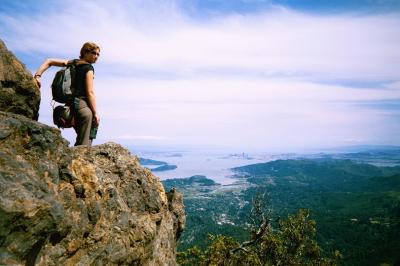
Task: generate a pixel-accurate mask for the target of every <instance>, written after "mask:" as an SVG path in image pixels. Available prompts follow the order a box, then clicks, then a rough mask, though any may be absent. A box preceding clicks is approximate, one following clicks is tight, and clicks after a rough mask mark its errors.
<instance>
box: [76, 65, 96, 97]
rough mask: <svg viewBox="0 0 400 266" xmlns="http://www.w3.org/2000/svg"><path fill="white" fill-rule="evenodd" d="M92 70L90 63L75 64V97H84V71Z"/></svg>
mask: <svg viewBox="0 0 400 266" xmlns="http://www.w3.org/2000/svg"><path fill="white" fill-rule="evenodd" d="M90 70H92V71H93V72H94V68H93V66H92V65H91V64H79V63H78V64H77V66H76V72H75V75H76V76H75V96H76V97H80V98H82V97H84V98H86V97H87V95H86V89H85V78H86V73H87V72H88V71H90Z"/></svg>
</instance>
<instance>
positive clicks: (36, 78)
mask: <svg viewBox="0 0 400 266" xmlns="http://www.w3.org/2000/svg"><path fill="white" fill-rule="evenodd" d="M33 79H34V80H35V82H36V85H37V86H38V87H39V89H40V86H41V85H42V84H41V83H40V76H38V75H35V76H34V77H33Z"/></svg>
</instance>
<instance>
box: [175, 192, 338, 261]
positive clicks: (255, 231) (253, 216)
mask: <svg viewBox="0 0 400 266" xmlns="http://www.w3.org/2000/svg"><path fill="white" fill-rule="evenodd" d="M264 198H265V195H261V196H260V195H259V196H257V197H256V198H255V200H253V205H252V209H251V212H250V215H249V220H250V222H251V226H250V239H249V240H248V241H245V242H242V243H239V242H238V241H236V240H235V239H234V238H232V237H229V236H223V235H218V236H213V235H210V236H209V240H210V244H209V245H208V246H207V247H206V248H205V249H204V250H200V249H199V248H197V247H193V248H190V249H188V250H186V251H184V252H181V253H178V256H177V259H178V263H179V264H180V265H198V266H205V265H221V266H222V265H223V266H230V265H232V266H233V265H235V266H236V265H285V266H286V265H336V264H337V261H338V260H339V259H340V257H341V254H340V253H339V251H336V252H335V253H334V254H332V255H331V256H329V257H325V256H324V255H323V252H322V249H321V248H320V247H319V246H318V243H317V241H316V240H315V235H316V223H315V221H313V220H311V219H310V214H309V211H308V210H305V209H300V210H298V212H297V213H296V214H293V215H288V217H287V218H285V219H281V220H279V221H278V224H277V226H276V228H273V227H272V226H271V222H270V219H268V217H269V210H267V209H266V208H265V205H264V204H263V202H265V201H264Z"/></svg>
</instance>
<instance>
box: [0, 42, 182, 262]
mask: <svg viewBox="0 0 400 266" xmlns="http://www.w3.org/2000/svg"><path fill="white" fill-rule="evenodd" d="M0 53H1V54H0V56H1V58H8V59H7V60H6V61H4V60H1V62H0V81H1V85H2V87H1V88H0V99H2V101H3V100H4V99H5V98H7V99H8V100H9V101H10V102H13V103H12V104H11V105H13V104H14V105H15V106H18V105H19V103H21V104H23V103H26V102H29V97H32V95H33V96H34V95H37V92H38V88H37V87H36V86H35V85H34V84H33V82H32V80H33V79H32V76H31V75H30V74H29V73H28V74H29V75H30V76H29V75H28V74H26V70H25V69H24V67H23V65H22V64H21V63H19V61H18V60H17V59H16V58H15V57H14V56H13V55H12V54H11V53H10V52H8V51H7V49H6V48H5V46H4V44H3V43H2V42H1V41H0ZM5 53H7V54H5ZM10 62H13V64H17V65H18V66H21V67H22V68H20V67H18V68H17V69H14V70H10V66H9V64H10ZM5 69H7V71H8V72H7V73H4V70H5ZM13 71H17V72H18V73H13ZM19 71H22V72H24V73H23V74H21V73H19ZM27 75H28V76H27ZM4 77H6V79H7V82H3V80H4V79H5V78H4ZM21 78H22V79H23V80H21ZM4 84H6V85H7V86H9V87H7V88H5V87H4ZM12 84H18V86H17V87H18V89H12V88H11V87H10V85H12ZM12 94H13V95H14V96H11V95H12ZM13 99H16V100H13ZM35 102H36V103H34V106H33V107H32V109H29V108H30V107H29V106H27V105H24V107H23V108H22V109H21V108H17V107H16V108H10V106H11V105H10V104H0V265H175V264H176V261H175V252H176V242H177V240H178V238H179V235H180V233H181V231H182V230H183V228H184V224H185V214H184V209H183V204H182V196H181V194H180V193H178V192H176V191H174V190H172V191H170V192H168V193H166V192H165V191H164V188H163V186H162V184H161V182H160V181H159V179H158V178H157V177H155V176H154V175H153V174H152V173H151V172H150V171H149V170H147V169H145V168H143V167H141V166H140V164H139V162H138V159H137V158H136V157H135V156H132V155H131V154H130V153H129V151H128V150H126V149H124V148H123V147H122V146H120V145H118V144H116V143H106V144H103V145H98V146H94V147H92V148H87V147H73V148H69V147H68V142H67V141H66V140H65V139H63V138H62V137H61V135H60V131H59V130H58V129H56V128H55V127H50V126H47V125H44V124H41V123H38V122H36V121H34V120H33V119H37V109H35V108H36V107H35V106H36V104H37V103H38V102H40V94H39V99H36V100H35ZM21 110H24V111H21Z"/></svg>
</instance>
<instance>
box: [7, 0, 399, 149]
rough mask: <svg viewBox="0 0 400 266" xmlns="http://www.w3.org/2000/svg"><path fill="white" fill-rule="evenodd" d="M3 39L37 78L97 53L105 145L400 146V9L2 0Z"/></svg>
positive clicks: (382, 4) (373, 1)
mask: <svg viewBox="0 0 400 266" xmlns="http://www.w3.org/2000/svg"><path fill="white" fill-rule="evenodd" d="M0 38H1V39H2V40H3V41H5V43H6V45H7V46H8V48H9V49H10V50H12V51H13V52H14V53H15V54H16V55H17V56H18V57H19V58H20V59H21V60H22V61H23V63H25V64H26V65H27V67H28V68H29V69H30V70H31V71H32V72H34V71H35V70H36V68H37V67H38V66H39V65H40V63H41V62H42V61H43V60H44V59H45V58H76V57H77V56H78V54H79V49H80V47H81V45H82V44H83V43H84V42H85V41H89V40H90V41H94V42H96V43H98V44H99V45H100V46H101V48H102V49H101V56H100V59H99V61H98V62H97V63H96V65H95V69H96V74H95V90H96V95H97V102H98V106H99V107H98V109H99V112H100V115H101V127H100V130H99V136H98V139H97V140H96V143H102V142H106V141H110V140H112V141H117V142H119V143H122V144H125V145H131V146H135V145H136V146H151V147H160V148H162V147H177V148H181V147H210V148H214V147H220V148H225V149H230V150H238V151H252V150H259V151H265V152H268V151H273V152H276V151H301V150H304V149H323V148H327V147H332V146H349V145H360V144H362V145H364V144H378V145H400V137H399V134H398V132H399V130H400V123H399V122H400V49H398V47H400V1H392V0H388V1H383V0H362V1H344V0H343V1H290V0H286V1H283V0H282V1H262V0H242V1H240V0H232V1H213V0H205V1H204V0H203V1H200V0H199V1H195V0H186V1H183V0H176V1H174V0H164V1H158V0H149V1H123V0H119V1H113V2H112V3H111V2H109V1H81V2H80V1H75V0H67V1H43V0H42V1H30V0H27V1H4V0H3V1H2V2H1V6H0ZM55 71H56V69H50V70H48V72H46V73H45V75H44V76H43V87H42V90H41V93H42V103H41V108H40V122H43V123H46V124H49V125H51V124H52V122H51V107H50V102H51V92H50V89H49V86H50V83H51V79H52V77H53V75H54V72H55ZM63 135H64V136H65V137H66V138H67V139H68V140H70V141H71V142H72V143H73V139H74V133H73V132H72V131H71V130H64V131H63Z"/></svg>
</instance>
